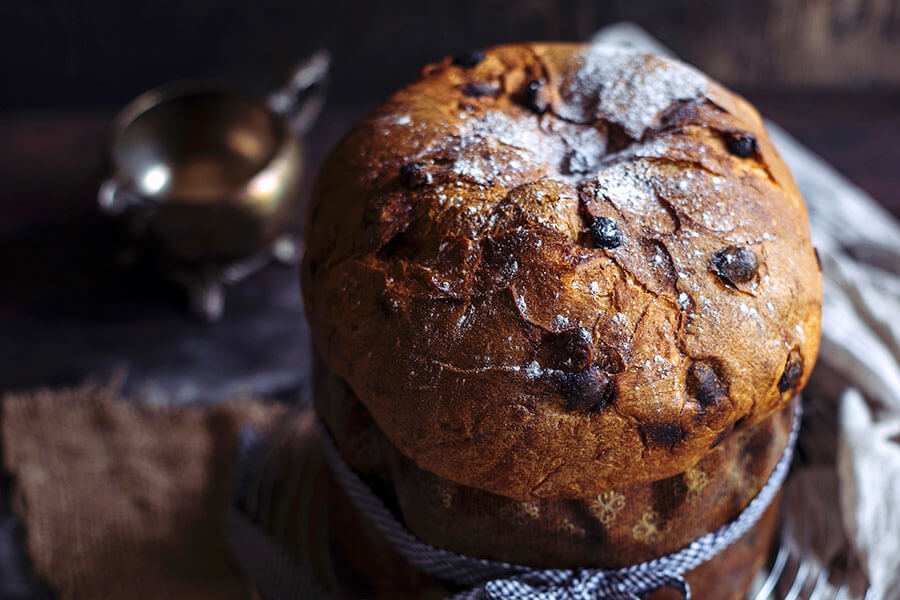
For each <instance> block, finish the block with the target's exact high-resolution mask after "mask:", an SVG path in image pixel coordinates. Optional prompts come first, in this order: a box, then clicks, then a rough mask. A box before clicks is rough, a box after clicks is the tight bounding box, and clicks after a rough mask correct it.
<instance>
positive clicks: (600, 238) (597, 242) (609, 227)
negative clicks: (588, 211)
mask: <svg viewBox="0 0 900 600" xmlns="http://www.w3.org/2000/svg"><path fill="white" fill-rule="evenodd" d="M591 241H592V242H593V243H594V246H595V247H597V248H603V249H604V250H612V249H613V248H618V247H619V246H621V245H622V232H620V231H619V226H618V225H616V222H615V221H613V220H612V219H609V218H607V217H597V218H596V219H594V221H593V222H592V223H591Z"/></svg>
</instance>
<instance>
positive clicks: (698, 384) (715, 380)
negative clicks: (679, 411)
mask: <svg viewBox="0 0 900 600" xmlns="http://www.w3.org/2000/svg"><path fill="white" fill-rule="evenodd" d="M687 389H688V393H689V394H690V395H691V396H693V397H694V398H696V399H697V402H699V403H700V406H701V407H702V408H707V407H709V406H713V405H715V404H718V403H719V399H720V398H721V397H722V396H724V390H723V389H722V386H721V384H720V383H719V376H718V374H717V373H716V370H715V369H714V368H713V367H712V366H711V365H709V364H707V363H703V362H695V363H692V364H691V366H690V368H688V372H687Z"/></svg>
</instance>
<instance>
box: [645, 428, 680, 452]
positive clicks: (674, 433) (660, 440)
mask: <svg viewBox="0 0 900 600" xmlns="http://www.w3.org/2000/svg"><path fill="white" fill-rule="evenodd" d="M639 430H640V433H641V437H643V438H644V443H645V444H647V445H648V446H649V445H652V446H658V447H662V448H669V449H670V450H671V449H672V447H673V446H674V445H675V444H677V443H678V442H680V441H682V440H683V439H684V429H682V428H681V427H680V426H679V425H676V424H675V423H644V424H643V425H640V426H639Z"/></svg>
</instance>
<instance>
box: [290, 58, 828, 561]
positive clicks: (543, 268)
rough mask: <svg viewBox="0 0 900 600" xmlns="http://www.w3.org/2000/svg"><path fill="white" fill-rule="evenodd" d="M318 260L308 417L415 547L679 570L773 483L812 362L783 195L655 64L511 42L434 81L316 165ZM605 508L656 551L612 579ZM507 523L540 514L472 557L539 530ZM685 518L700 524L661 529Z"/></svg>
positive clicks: (811, 333)
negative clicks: (368, 480)
mask: <svg viewBox="0 0 900 600" xmlns="http://www.w3.org/2000/svg"><path fill="white" fill-rule="evenodd" d="M307 237H308V249H307V253H306V255H305V258H304V261H303V266H302V284H303V294H304V299H305V304H306V310H307V316H308V319H309V322H310V326H311V329H312V333H313V340H314V342H315V346H316V350H317V352H318V354H319V355H320V357H321V360H322V362H323V366H322V372H321V376H320V378H319V379H320V381H319V384H318V385H317V392H316V401H317V405H318V408H319V410H320V413H321V414H322V415H323V418H324V419H325V421H326V423H328V425H329V427H330V428H331V429H332V431H333V433H334V435H335V438H336V441H337V443H338V446H339V447H340V448H341V452H342V454H344V455H345V457H346V458H347V459H348V461H349V462H350V463H351V464H353V466H354V467H356V468H357V469H360V471H361V472H363V473H365V472H366V464H365V463H366V461H368V462H369V463H371V464H370V465H369V466H370V467H372V469H371V470H370V473H369V474H370V475H371V476H373V477H374V478H375V479H376V480H377V479H378V478H379V477H380V478H381V480H382V483H381V484H378V485H382V487H385V488H386V489H387V490H388V491H389V492H390V493H391V494H393V495H395V497H396V499H397V502H398V508H399V510H400V511H401V513H402V516H403V518H404V520H405V522H406V525H407V526H409V527H410V528H411V529H412V530H413V532H414V533H417V535H420V536H421V537H423V538H428V539H426V541H430V542H431V543H433V544H436V545H443V546H447V547H454V549H457V550H458V551H460V552H465V553H470V554H474V555H482V556H491V557H496V558H501V559H503V560H511V561H518V562H521V563H523V564H532V565H533V566H539V567H548V566H555V565H557V564H565V565H567V566H578V564H579V563H580V564H581V566H604V567H610V566H616V565H615V564H614V563H616V564H617V563H626V564H627V563H628V562H629V561H632V560H644V559H646V558H649V557H653V556H656V555H659V554H660V553H663V552H670V551H672V550H674V549H677V548H678V547H680V546H681V545H684V544H685V543H687V542H689V541H690V538H691V537H692V536H696V535H700V534H702V533H704V532H706V531H710V530H711V528H714V527H716V526H718V525H721V524H722V523H724V522H726V521H727V520H728V519H730V518H733V517H734V516H735V514H736V513H737V512H739V511H740V510H741V508H743V506H744V505H746V503H747V502H748V501H749V500H750V498H752V496H753V495H754V494H755V493H756V492H757V491H758V490H759V487H761V486H762V484H763V483H764V482H765V478H766V477H767V475H768V473H770V472H771V469H772V468H773V466H774V464H775V462H777V460H778V457H779V456H780V454H781V452H782V451H783V450H784V447H785V443H786V439H787V432H788V430H789V429H790V413H791V411H790V410H789V409H788V408H787V407H788V405H789V403H791V401H792V399H794V398H795V397H796V396H797V393H798V391H799V390H800V388H802V386H803V385H804V384H805V382H806V379H807V378H808V376H809V373H810V371H811V369H812V366H813V363H814V362H815V358H816V351H817V346H818V339H819V329H820V310H821V287H822V284H821V275H820V271H819V267H818V264H817V260H816V256H815V252H814V250H813V247H812V245H811V242H810V234H809V226H808V222H807V216H806V210H805V207H804V205H803V202H802V199H801V198H800V195H799V192H798V191H797V188H796V186H795V184H794V182H793V180H792V179H791V176H790V173H789V172H788V170H787V168H786V166H785V165H784V163H783V162H782V161H781V159H780V158H779V156H778V154H777V153H776V151H775V149H774V148H773V147H772V144H771V142H770V141H769V138H768V136H767V135H766V133H765V130H764V129H763V125H762V121H761V119H760V118H759V116H758V114H757V113H756V111H755V110H754V109H753V108H752V107H751V106H750V105H749V104H748V103H747V102H745V101H744V100H742V99H741V98H739V97H737V96H735V95H734V94H732V93H730V92H729V91H727V90H726V89H724V88H723V87H722V86H720V85H718V84H716V83H715V82H712V81H710V80H709V79H708V78H706V77H705V76H704V75H702V74H701V73H699V72H698V71H696V70H694V69H693V68H691V67H688V66H686V65H683V64H681V63H678V62H676V61H672V60H668V59H663V58H659V57H655V56H650V55H644V54H639V53H635V52H632V51H627V50H621V49H612V48H607V47H602V46H587V45H578V44H522V45H511V46H502V47H498V48H494V49H490V50H487V51H485V52H471V53H467V54H465V55H463V56H459V57H457V58H455V59H446V60H444V61H441V62H439V63H437V64H433V65H430V66H428V67H426V68H425V69H424V70H423V72H422V75H421V76H420V77H419V79H418V80H417V81H415V82H414V83H412V84H411V85H409V86H407V87H405V88H404V89H402V90H400V91H399V92H397V93H396V94H394V95H393V96H392V97H391V98H390V99H388V101H387V102H386V103H385V104H383V105H382V106H381V107H380V108H378V109H376V110H375V111H374V112H373V113H372V114H371V115H369V116H368V117H367V118H366V119H365V120H363V121H362V122H361V123H360V124H359V125H358V126H357V127H355V128H354V129H353V131H352V132H351V133H350V134H349V135H348V136H347V137H345V139H344V140H343V141H342V142H341V143H340V144H339V146H338V147H337V149H336V150H335V151H334V152H333V153H332V155H331V157H330V158H329V159H328V161H327V162H326V164H325V166H324V168H323V170H322V172H321V175H320V177H319V180H318V184H317V186H316V189H315V192H314V195H313V201H312V205H311V210H310V220H309V226H308V236H307ZM341 386H343V388H342V391H341V393H340V394H334V393H333V392H334V390H335V389H338V388H341ZM329 389H330V390H331V392H329V391H327V390H329ZM335 398H337V399H335ZM353 407H356V408H353ZM354 411H356V413H358V414H361V415H363V417H361V421H359V422H366V423H367V424H366V426H365V427H364V428H362V429H365V430H367V431H369V434H365V435H363V434H362V433H360V432H357V433H359V435H357V433H354V431H357V430H356V429H354V427H356V426H354V427H351V428H350V429H347V428H346V427H344V425H342V423H343V421H341V418H340V415H341V414H344V415H346V414H349V413H351V412H354ZM785 415H787V416H785ZM366 419H368V421H366ZM360 431H361V429H360ZM372 431H375V432H377V435H376V434H371V432H372ZM367 435H368V436H369V437H368V438H367V437H366V436H367ZM373 435H374V441H373V439H370V438H372V437H373ZM367 440H368V442H367ZM369 442H371V443H370V451H371V452H370V454H368V455H367V454H366V453H359V452H354V450H353V448H354V447H357V446H359V445H360V444H364V443H369ZM366 456H368V458H366ZM698 469H699V470H698ZM700 472H702V473H704V475H703V476H704V477H705V478H706V484H704V485H703V486H702V488H701V490H706V491H705V492H702V493H698V494H694V492H693V491H692V490H695V488H696V486H697V485H700V484H699V483H697V482H694V483H692V479H691V478H692V477H695V476H696V477H700V475H696V473H700ZM692 473H693V474H692ZM692 485H693V486H694V487H692ZM435 490H439V491H435ZM440 490H443V491H440ZM435 493H436V494H438V496H436V497H437V498H438V499H439V501H440V502H443V500H442V499H443V498H446V497H450V498H451V500H450V501H449V502H450V503H451V504H452V503H453V500H452V498H457V499H460V498H462V500H459V503H462V504H463V505H465V506H469V507H475V508H473V509H471V510H468V511H462V512H459V510H457V512H452V511H451V512H449V513H446V514H444V515H443V516H444V517H445V518H448V519H453V521H452V522H453V524H454V527H455V528H456V529H455V531H450V530H449V526H447V527H445V531H438V529H440V528H441V526H440V525H435V524H434V523H433V521H434V520H435V519H436V518H437V516H438V514H437V512H436V511H430V507H431V506H432V505H430V504H428V503H429V502H431V499H429V498H428V497H426V496H427V495H428V494H435ZM703 493H705V494H707V495H708V497H706V496H703ZM442 494H445V495H442ZM617 494H618V495H622V494H624V495H625V496H626V498H625V502H624V503H625V505H626V506H627V507H628V508H627V509H625V508H622V509H619V511H620V512H621V513H622V514H623V515H626V514H628V515H632V516H633V517H634V518H637V519H639V520H640V519H644V520H647V519H649V520H648V521H647V523H646V527H645V529H646V530H647V531H651V530H652V532H653V534H652V535H651V534H649V533H648V536H645V537H647V538H648V539H646V540H643V542H642V541H641V540H640V539H636V538H635V539H632V541H631V543H629V544H625V545H620V546H619V547H618V550H616V552H618V553H619V554H616V555H615V556H619V558H614V555H612V554H610V555H604V554H603V553H602V551H598V550H596V549H594V550H592V549H591V548H592V547H594V546H596V542H598V541H604V540H606V541H608V540H609V539H617V538H616V537H615V536H616V535H617V534H615V533H614V532H612V531H611V530H610V531H607V530H606V529H604V527H601V526H600V525H608V524H609V523H605V522H604V519H605V518H607V516H608V514H607V513H609V511H613V512H615V507H618V506H620V505H621V504H622V501H620V500H618V497H619V496H617ZM629 494H630V495H629ZM691 494H694V495H691ZM604 498H605V500H604ZM487 499H490V500H487ZM607 500H608V502H607ZM440 502H439V504H440ZM492 502H494V503H495V504H491V503H492ZM497 502H499V504H496V503H497ZM673 503H674V504H673ZM439 504H438V505H439ZM438 505H434V506H438ZM607 505H608V506H607ZM682 505H683V506H682ZM456 506H457V508H458V507H459V504H457V505H456ZM479 506H480V507H481V508H477V507H479ZM485 506H491V507H493V508H491V509H485V508H484V507H485ZM523 506H525V507H527V506H537V507H539V511H540V510H543V511H544V513H542V514H546V513H547V512H548V511H549V512H550V513H552V515H554V516H553V517H547V519H549V520H544V521H542V527H543V529H542V531H544V533H543V534H540V535H535V536H533V537H532V538H531V539H532V541H533V542H534V544H532V545H531V546H528V545H527V544H526V545H525V547H524V548H523V547H522V544H521V543H520V542H519V541H515V540H516V539H517V538H515V535H514V533H509V535H508V537H507V538H505V541H504V539H500V540H495V539H492V540H491V541H484V540H482V541H481V542H479V541H478V536H476V535H475V532H477V531H479V530H480V531H487V530H489V529H490V527H491V523H493V525H494V526H499V524H500V523H501V522H503V518H505V517H502V515H506V516H507V517H508V520H509V523H508V524H507V525H506V526H507V527H513V528H514V527H516V526H521V527H523V528H524V529H523V531H532V532H533V531H535V528H534V526H533V523H531V522H530V521H529V518H530V517H529V514H527V513H528V510H529V509H527V508H525V509H522V508H521V507H523ZM604 506H606V507H607V508H604ZM548 507H554V508H548ZM679 507H681V508H680V509H679ZM445 508H446V507H445ZM519 509H521V510H525V513H526V514H524V515H518V516H515V515H513V513H514V512H515V511H516V510H519ZM677 510H682V513H679V514H678V520H679V521H680V520H682V519H684V520H686V521H685V522H686V523H689V524H690V526H689V527H686V528H685V529H684V531H681V532H680V533H676V532H675V531H674V529H669V530H661V529H660V527H661V523H663V521H664V520H665V519H664V517H663V516H662V514H661V512H660V511H668V512H667V513H666V514H669V513H671V512H672V511H677ZM504 511H506V512H504ZM597 511H599V513H598V512H597ZM604 511H605V512H604ZM629 511H630V512H629ZM650 513H653V514H651V515H650V517H646V515H647V514H650ZM598 514H602V515H606V516H597V515H598ZM654 515H655V516H654ZM669 516H671V515H670V514H669ZM520 517H521V518H520ZM645 517H646V518H645ZM542 518H544V517H542ZM666 518H668V517H666ZM485 519H487V521H485ZM490 519H494V521H490ZM497 519H499V520H497ZM515 519H519V521H516V520H515ZM553 519H557V520H558V523H556V521H553ZM654 519H655V521H654ZM692 519H693V520H692ZM770 520H771V519H770ZM566 522H568V523H570V524H571V528H569V529H570V531H568V533H566V532H565V531H563V530H564V529H566V528H567V527H568V526H566V525H564V524H565V523H566ZM517 523H518V525H517ZM560 524H562V525H560ZM598 524H599V525H598ZM557 525H559V526H558V527H557ZM636 525H637V523H635V524H634V526H636ZM551 526H552V527H556V529H557V530H558V531H557V534H551V533H549V532H550V529H552V527H551ZM634 526H631V533H633V532H634V531H635V529H634ZM691 527H693V529H691ZM467 528H469V529H467ZM548 528H549V529H548ZM538 529H540V528H538ZM770 529H771V527H770ZM623 531H624V530H623ZM460 532H462V533H460ZM573 532H578V533H577V535H576V534H575V533H573ZM620 533H621V532H620ZM454 535H455V536H456V537H454ZM567 536H568V537H567ZM573 536H574V537H573ZM578 536H582V537H583V543H581V545H579V542H578V541H577V539H576V538H578ZM631 537H632V538H634V536H633V535H632V536H631ZM650 538H653V539H650ZM541 540H543V541H541ZM545 543H546V544H550V545H551V546H552V544H554V543H556V544H560V543H562V544H563V546H564V547H565V548H567V549H568V550H567V551H564V550H563V549H562V546H559V545H558V546H555V547H551V546H544V545H543V544H545ZM467 544H468V545H467ZM517 552H518V553H519V554H517Z"/></svg>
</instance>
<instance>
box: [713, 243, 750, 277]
mask: <svg viewBox="0 0 900 600" xmlns="http://www.w3.org/2000/svg"><path fill="white" fill-rule="evenodd" d="M712 268H713V272H714V273H715V274H716V275H718V276H719V279H722V280H723V281H724V282H725V283H727V284H729V285H734V284H735V283H746V282H748V281H750V280H751V279H753V278H754V277H756V272H757V270H758V269H759V259H757V258H756V253H755V252H753V250H750V249H749V248H745V247H743V246H728V247H726V248H722V249H721V250H719V251H718V252H716V253H715V254H713V257H712Z"/></svg>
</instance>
